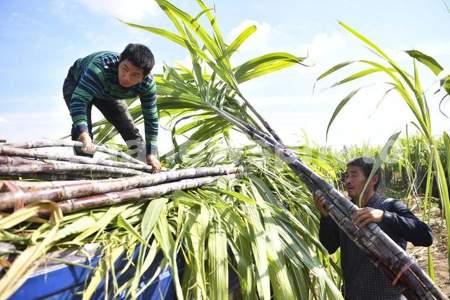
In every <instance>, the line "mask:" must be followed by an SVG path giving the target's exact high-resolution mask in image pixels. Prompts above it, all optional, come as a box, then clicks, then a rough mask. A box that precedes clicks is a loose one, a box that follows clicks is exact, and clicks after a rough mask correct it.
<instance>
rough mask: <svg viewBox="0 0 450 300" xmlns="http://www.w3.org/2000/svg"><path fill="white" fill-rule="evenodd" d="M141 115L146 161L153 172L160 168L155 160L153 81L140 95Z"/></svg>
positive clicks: (155, 113) (155, 117)
mask: <svg viewBox="0 0 450 300" xmlns="http://www.w3.org/2000/svg"><path fill="white" fill-rule="evenodd" d="M140 99H141V108H142V115H143V117H144V129H145V144H146V152H147V155H146V160H147V163H148V164H149V165H151V166H152V167H153V168H154V169H155V171H159V170H160V169H161V166H160V164H159V161H158V159H157V155H158V144H157V140H158V109H157V106H156V84H155V82H154V81H153V80H151V81H150V82H149V83H148V86H147V87H146V90H145V92H144V93H143V94H141V95H140Z"/></svg>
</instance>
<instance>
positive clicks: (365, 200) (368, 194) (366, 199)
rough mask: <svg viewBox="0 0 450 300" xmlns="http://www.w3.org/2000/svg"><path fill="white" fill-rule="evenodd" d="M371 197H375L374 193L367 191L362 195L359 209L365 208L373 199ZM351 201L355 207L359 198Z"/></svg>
mask: <svg viewBox="0 0 450 300" xmlns="http://www.w3.org/2000/svg"><path fill="white" fill-rule="evenodd" d="M373 195H375V192H374V191H367V192H366V193H364V196H363V197H362V198H361V207H365V206H367V203H368V202H369V200H370V199H371V198H372V197H373ZM352 200H353V202H354V203H355V204H357V205H358V204H359V197H357V198H356V199H352Z"/></svg>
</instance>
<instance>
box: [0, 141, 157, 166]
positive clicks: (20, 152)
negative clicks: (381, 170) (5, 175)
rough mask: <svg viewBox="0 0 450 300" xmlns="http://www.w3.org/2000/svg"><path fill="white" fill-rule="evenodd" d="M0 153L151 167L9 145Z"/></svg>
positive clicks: (107, 164)
mask: <svg viewBox="0 0 450 300" xmlns="http://www.w3.org/2000/svg"><path fill="white" fill-rule="evenodd" d="M0 155H11V156H20V157H30V158H38V159H50V160H59V161H68V162H74V163H81V164H97V165H103V166H109V167H120V168H128V169H134V170H140V171H146V172H151V171H152V168H151V167H150V166H148V165H144V164H134V163H129V162H119V161H113V160H106V159H100V158H90V157H84V156H74V155H72V156H69V155H65V154H59V153H49V152H43V151H40V150H38V149H22V148H13V147H9V146H0Z"/></svg>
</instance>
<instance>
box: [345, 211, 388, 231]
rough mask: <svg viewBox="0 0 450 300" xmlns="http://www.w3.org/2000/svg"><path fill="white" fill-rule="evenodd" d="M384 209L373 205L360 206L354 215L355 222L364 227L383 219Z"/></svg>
mask: <svg viewBox="0 0 450 300" xmlns="http://www.w3.org/2000/svg"><path fill="white" fill-rule="evenodd" d="M383 216H384V211H382V210H380V209H376V208H371V207H364V208H358V209H357V210H356V211H355V212H354V213H353V215H352V221H353V224H355V225H357V226H359V227H364V226H366V225H367V224H369V223H380V222H381V221H383Z"/></svg>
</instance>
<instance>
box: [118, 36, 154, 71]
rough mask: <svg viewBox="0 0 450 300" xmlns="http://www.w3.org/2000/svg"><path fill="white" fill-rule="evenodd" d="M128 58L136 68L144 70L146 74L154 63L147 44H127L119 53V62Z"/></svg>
mask: <svg viewBox="0 0 450 300" xmlns="http://www.w3.org/2000/svg"><path fill="white" fill-rule="evenodd" d="M126 59H128V60H129V61H130V62H131V63H132V64H133V65H135V66H136V67H137V68H139V69H142V70H143V71H144V76H147V75H148V74H149V73H150V71H151V70H152V69H153V66H154V65H155V57H154V56H153V53H152V51H150V49H149V48H148V47H147V46H144V45H141V44H128V45H127V46H126V47H125V49H124V50H123V51H122V53H121V54H120V59H119V63H120V62H122V61H124V60H126Z"/></svg>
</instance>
